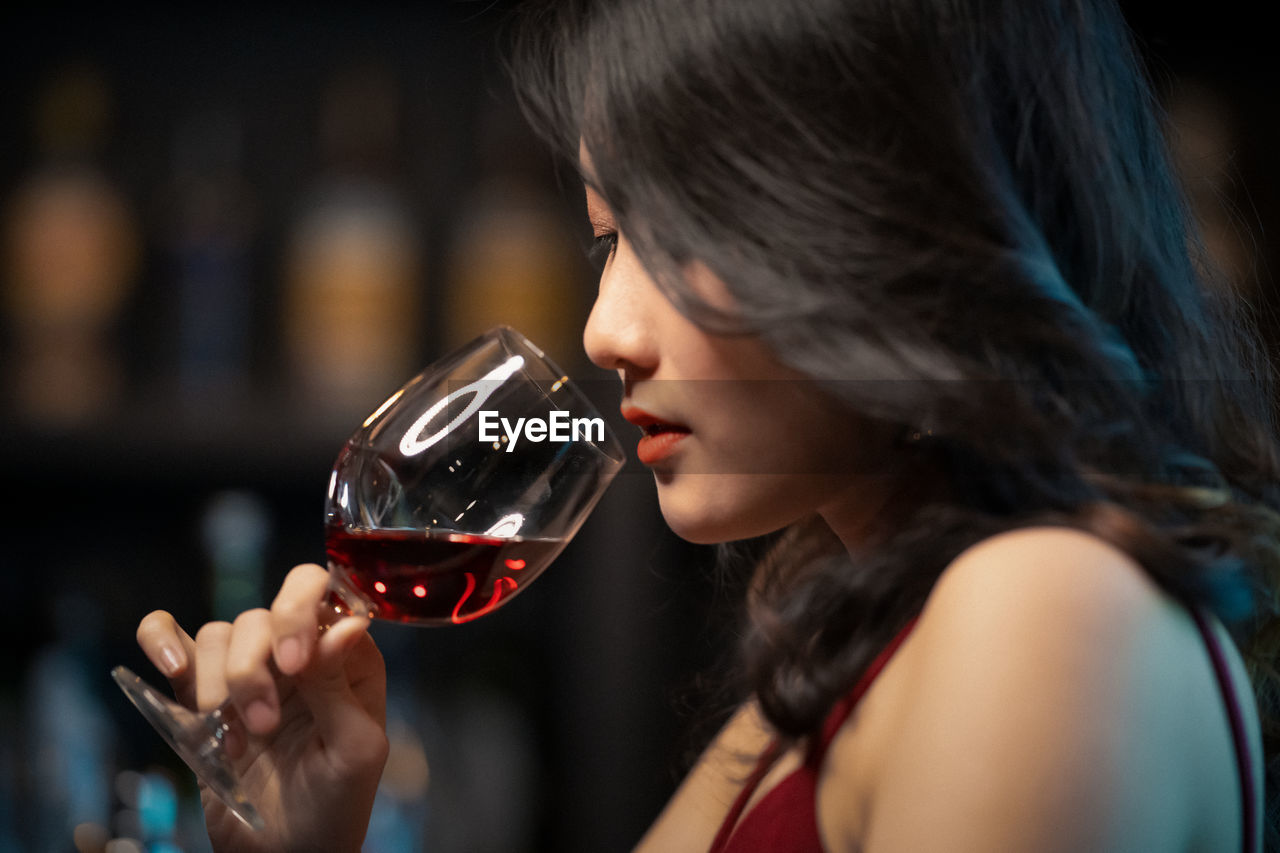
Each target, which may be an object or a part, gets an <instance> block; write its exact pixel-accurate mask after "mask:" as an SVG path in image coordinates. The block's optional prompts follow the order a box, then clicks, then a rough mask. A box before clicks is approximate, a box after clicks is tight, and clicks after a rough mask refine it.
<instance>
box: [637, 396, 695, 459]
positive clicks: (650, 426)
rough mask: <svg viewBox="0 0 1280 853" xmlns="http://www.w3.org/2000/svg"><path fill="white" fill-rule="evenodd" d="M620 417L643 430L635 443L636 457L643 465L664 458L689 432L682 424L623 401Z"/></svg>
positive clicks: (673, 450) (672, 451)
mask: <svg viewBox="0 0 1280 853" xmlns="http://www.w3.org/2000/svg"><path fill="white" fill-rule="evenodd" d="M622 417H624V418H626V420H628V421H629V422H631V423H633V424H635V425H636V426H638V427H640V428H641V429H643V430H644V432H645V434H644V436H643V437H642V438H641V439H640V442H639V443H638V444H637V445H636V457H637V458H638V459H639V460H640V462H641V463H642V464H644V465H653V464H655V463H657V462H661V461H662V460H663V459H666V458H667V457H668V456H670V455H671V454H672V453H674V452H675V451H676V447H677V446H678V445H679V444H680V442H681V441H683V440H684V439H685V438H686V437H687V436H688V435H689V433H690V432H691V431H690V429H689V428H688V427H687V426H685V425H684V424H678V423H675V422H673V421H666V420H663V419H662V418H659V417H658V416H656V415H651V414H649V413H648V412H646V411H645V410H644V409H641V408H638V407H636V406H630V405H627V404H625V403H624V404H623V406H622Z"/></svg>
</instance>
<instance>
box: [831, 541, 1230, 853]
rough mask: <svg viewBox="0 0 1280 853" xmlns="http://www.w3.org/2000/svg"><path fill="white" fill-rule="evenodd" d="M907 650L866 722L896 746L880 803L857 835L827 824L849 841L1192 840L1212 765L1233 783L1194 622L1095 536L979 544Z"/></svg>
mask: <svg viewBox="0 0 1280 853" xmlns="http://www.w3.org/2000/svg"><path fill="white" fill-rule="evenodd" d="M898 658H900V660H895V661H893V662H891V666H892V667H894V670H895V671H893V672H891V671H890V670H889V669H886V672H885V677H886V680H887V683H885V684H884V685H883V688H884V689H883V691H882V694H881V696H880V697H878V698H876V699H875V704H871V703H869V707H868V708H867V714H866V717H865V721H864V725H865V726H866V727H874V728H876V729H877V731H876V732H875V737H874V738H873V740H874V741H875V743H876V744H884V746H883V747H881V746H875V747H872V749H874V750H878V751H879V755H878V759H879V760H877V761H876V762H874V766H875V768H876V769H875V777H876V778H875V779H874V780H872V782H871V783H870V784H868V785H867V786H866V790H867V792H868V793H867V795H866V800H867V805H866V807H865V808H864V809H863V813H864V815H865V817H864V818H863V820H862V822H861V824H860V825H859V826H857V827H856V828H855V829H853V830H850V832H853V831H856V835H857V838H856V841H855V839H853V838H851V837H850V835H849V834H848V833H846V832H843V831H842V830H841V828H839V827H832V828H827V827H824V834H825V835H827V837H828V838H829V839H830V840H831V841H832V842H833V843H832V844H831V846H832V847H833V848H834V849H841V848H848V849H853V848H859V849H863V850H867V851H875V850H899V849H943V848H945V849H948V850H956V851H965V850H984V851H1000V850H1028V849H1035V850H1046V851H1052V850H1059V849H1061V850H1082V849H1088V850H1128V849H1152V850H1155V849H1178V848H1181V847H1184V846H1185V845H1187V844H1188V843H1189V842H1190V841H1192V840H1196V839H1203V838H1204V837H1205V833H1206V831H1207V830H1206V829H1205V828H1204V827H1202V826H1200V824H1201V823H1203V821H1202V820H1201V819H1200V818H1199V817H1198V815H1201V814H1203V813H1204V812H1205V811H1206V810H1205V807H1204V805H1203V804H1198V803H1197V800H1196V785H1195V780H1196V778H1197V776H1200V778H1203V777H1204V775H1205V774H1206V773H1207V774H1208V775H1209V776H1211V777H1213V778H1215V779H1221V780H1222V782H1223V784H1224V786H1225V787H1226V789H1227V790H1228V791H1229V790H1230V789H1231V787H1232V779H1233V777H1232V765H1231V760H1230V759H1231V756H1230V733H1229V730H1226V729H1225V728H1224V725H1223V717H1222V712H1221V702H1220V698H1219V696H1218V693H1217V689H1216V685H1215V682H1214V680H1213V673H1212V670H1211V668H1209V667H1208V666H1207V664H1206V659H1205V654H1204V649H1203V643H1202V641H1201V640H1200V637H1199V634H1198V631H1197V629H1196V627H1195V625H1194V622H1193V621H1192V620H1191V618H1190V616H1189V614H1188V613H1187V612H1186V610H1185V608H1183V607H1182V606H1181V605H1179V604H1178V603H1177V602H1175V601H1174V600H1172V599H1171V598H1170V597H1169V596H1168V595H1166V594H1165V593H1164V592H1163V591H1162V590H1161V589H1160V587H1159V586H1158V585H1157V584H1155V583H1154V581H1153V580H1152V579H1151V578H1150V577H1149V576H1148V575H1147V574H1146V572H1145V571H1143V569H1142V568H1141V566H1139V565H1138V564H1137V563H1136V562H1135V561H1134V560H1132V559H1131V558H1130V557H1129V556H1128V555H1126V554H1125V553H1124V552H1122V551H1120V550H1119V549H1117V548H1115V547H1113V546H1111V545H1110V544H1108V543H1106V542H1104V541H1102V540H1100V539H1098V538H1097V537H1095V536H1092V535H1090V534H1088V533H1085V532H1081V531H1076V530H1071V529H1067V528H1058V527H1037V528H1027V529H1021V530H1016V531H1009V532H1006V533H1002V534H999V535H997V536H993V537H991V538H989V539H986V540H984V541H982V542H980V543H978V544H976V545H974V546H972V547H971V548H969V549H967V550H966V551H965V552H963V553H962V554H960V555H959V556H958V557H957V558H956V559H955V560H954V561H953V562H952V563H951V564H950V565H949V566H948V567H947V569H946V570H945V571H944V572H943V574H942V576H941V577H940V578H939V580H938V582H937V584H936V585H935V587H934V590H933V592H932V593H931V595H930V597H929V599H928V601H927V603H926V605H925V608H924V610H923V612H922V613H921V616H920V619H919V621H918V623H917V625H916V628H915V629H914V631H913V632H912V635H911V637H910V638H909V640H908V641H907V643H905V644H904V645H903V647H902V649H901V650H900V652H899V655H898ZM867 698H868V699H872V698H873V697H872V695H871V694H868V697H867ZM1206 730H1207V731H1209V732H1210V733H1211V734H1210V735H1208V736H1206V735H1205V734H1204V732H1205V731H1206ZM1224 738H1225V740H1224ZM841 739H846V740H849V741H856V740H857V732H856V731H850V732H846V731H842V732H841V735H840V737H838V738H837V743H835V744H833V750H832V754H831V756H830V758H831V759H834V760H835V762H837V764H838V763H839V762H840V761H841V758H840V756H841V751H842V747H841V744H840V743H839V741H840V740H841ZM1189 740H1191V741H1196V742H1195V743H1192V744H1190V745H1189V746H1188V741H1189ZM855 751H856V750H855ZM864 751H865V750H864ZM844 754H845V755H846V756H847V755H849V754H851V752H850V751H848V750H846V751H845V752H844ZM840 772H841V771H840V767H839V766H837V767H835V768H833V772H832V773H831V774H829V775H831V776H832V777H834V778H839V776H840ZM830 793H831V792H830V791H828V792H827V794H828V795H830ZM829 800H830V797H829V796H828V801H829ZM821 802H822V800H821V798H820V804H821ZM1229 806H1230V801H1229V800H1228V801H1227V811H1228V813H1229V812H1230V808H1229ZM1210 835H1212V833H1210ZM1213 837H1214V838H1215V839H1216V838H1217V836H1213Z"/></svg>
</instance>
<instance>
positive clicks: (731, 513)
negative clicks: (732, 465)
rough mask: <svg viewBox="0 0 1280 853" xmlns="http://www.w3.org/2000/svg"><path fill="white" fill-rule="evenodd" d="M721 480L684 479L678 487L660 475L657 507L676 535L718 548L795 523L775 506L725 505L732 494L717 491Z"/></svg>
mask: <svg viewBox="0 0 1280 853" xmlns="http://www.w3.org/2000/svg"><path fill="white" fill-rule="evenodd" d="M719 479H720V478H717V477H711V476H706V475H703V476H701V477H696V478H691V477H683V478H681V480H682V482H681V483H680V484H679V485H677V484H676V483H675V482H674V481H673V479H672V478H668V477H664V476H662V475H658V477H657V482H658V506H659V508H660V509H661V511H662V517H663V519H664V520H665V521H666V522H667V526H668V527H670V528H671V531H672V532H673V533H675V535H677V536H679V537H680V538H681V539H683V540H685V541H686V542H692V543H693V544H695V545H718V544H720V543H722V542H734V541H737V540H740V539H750V538H752V537H755V536H763V535H765V534H766V533H772V532H774V531H775V530H779V529H781V528H783V527H786V526H787V524H789V523H790V521H791V520H792V519H791V518H790V516H787V515H782V514H779V513H778V512H777V506H776V505H774V504H773V503H772V502H767V503H762V505H760V506H752V505H738V504H736V503H728V502H726V501H725V497H726V496H727V495H732V494H733V490H732V489H727V488H724V486H725V485H727V484H724V483H721V484H720V487H717V484H716V481H717V480H719ZM691 480H696V482H691ZM695 485H696V486H698V488H694V486H695Z"/></svg>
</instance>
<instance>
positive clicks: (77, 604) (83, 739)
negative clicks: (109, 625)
mask: <svg viewBox="0 0 1280 853" xmlns="http://www.w3.org/2000/svg"><path fill="white" fill-rule="evenodd" d="M53 612H54V615H55V623H56V624H55V636H56V640H55V641H54V643H52V644H51V645H49V646H48V647H46V648H45V649H44V650H42V651H41V652H40V653H39V654H38V655H36V656H35V657H34V658H33V659H32V662H31V666H30V669H29V672H28V676H27V683H26V685H25V689H24V691H23V695H24V696H25V700H26V712H27V720H26V732H27V737H26V738H25V739H24V740H25V744H26V748H27V750H28V758H29V762H30V764H29V766H30V772H31V779H32V790H31V792H30V800H29V803H30V805H31V807H32V809H31V813H30V814H29V815H28V817H27V826H28V828H29V831H30V836H31V838H32V842H33V845H32V849H33V850H65V849H67V847H68V845H69V842H70V841H71V839H72V838H73V836H74V835H75V832H76V827H78V826H82V825H88V826H98V827H106V826H108V825H109V824H110V820H111V802H112V797H111V777H112V773H113V767H114V755H113V748H112V744H113V739H114V732H113V730H112V727H111V721H110V717H109V715H108V713H107V710H106V707H105V706H104V704H103V701H102V699H101V697H100V695H99V692H98V689H97V688H98V685H100V684H101V683H102V678H101V673H102V672H105V663H103V662H102V661H101V660H100V659H99V654H98V650H99V649H100V648H101V644H102V619H101V615H100V613H99V609H98V603H97V602H96V601H94V600H92V599H91V598H89V597H88V594H87V593H86V592H84V591H80V590H77V591H75V592H70V593H67V594H65V595H63V596H61V597H60V598H59V600H58V602H57V605H56V607H54V608H53Z"/></svg>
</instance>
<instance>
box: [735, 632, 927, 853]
mask: <svg viewBox="0 0 1280 853" xmlns="http://www.w3.org/2000/svg"><path fill="white" fill-rule="evenodd" d="M917 618H919V617H912V619H911V621H909V622H908V623H907V624H906V625H904V626H903V627H902V629H901V630H900V631H899V632H898V633H897V635H896V636H894V638H893V639H892V640H890V641H889V644H888V645H887V646H885V647H884V648H883V649H881V650H880V653H879V654H878V655H876V657H875V659H874V660H873V661H871V663H870V665H868V666H867V668H866V670H865V671H864V672H863V673H862V677H861V678H859V679H858V682H857V684H855V685H854V687H853V689H852V690H851V691H849V692H848V693H847V694H845V695H844V696H843V697H841V699H840V700H839V701H838V702H836V704H835V705H834V706H833V707H832V709H831V713H830V714H828V715H827V719H826V720H825V721H824V722H823V725H822V730H821V732H819V736H818V738H817V739H816V740H815V741H814V742H813V744H812V746H811V747H810V749H809V750H808V753H807V755H806V758H805V764H806V765H807V766H810V767H812V768H817V767H818V766H819V765H820V764H821V763H822V758H823V756H824V755H825V754H826V752H827V747H829V746H830V745H831V741H832V740H833V739H834V738H835V736H836V733H837V732H838V731H840V727H841V726H842V725H844V723H845V721H846V720H847V719H848V718H849V715H850V714H851V713H853V709H854V707H855V706H856V705H857V704H858V700H860V699H861V698H862V696H863V694H865V693H866V692H867V690H868V689H869V688H870V687H871V683H872V682H873V681H875V679H876V676H878V675H879V674H880V671H881V670H882V669H884V667H885V664H887V663H888V662H889V658H891V657H893V653H894V652H895V651H897V649H898V646H900V645H902V641H903V640H905V639H906V638H907V635H908V634H910V633H911V629H912V628H913V627H915V624H916V619H917ZM781 754H782V742H781V741H780V740H778V739H776V738H775V739H774V740H773V741H772V742H771V743H770V744H769V746H768V748H767V749H766V750H765V751H764V753H763V754H762V755H761V756H760V759H759V761H757V762H756V766H755V768H754V769H753V770H752V771H751V775H750V776H748V777H747V780H746V782H745V783H743V786H742V789H741V790H740V791H739V792H738V796H737V797H736V798H735V799H734V801H733V805H732V806H730V807H729V812H728V814H727V815H725V819H724V822H723V823H721V824H720V831H719V832H717V833H716V837H715V840H714V841H712V842H711V848H710V853H719V851H722V850H724V849H725V846H726V845H727V844H728V843H729V838H730V836H732V835H733V831H734V829H736V828H737V826H738V823H739V820H740V818H742V812H743V810H744V809H745V808H746V807H747V803H748V802H749V801H750V800H751V796H752V794H754V793H755V791H756V788H757V787H759V785H760V782H761V781H762V780H763V779H764V777H765V775H766V774H767V773H768V772H769V769H770V768H771V767H773V763H774V762H775V761H777V760H778V757H779V756H780V755H781ZM783 784H785V782H784V783H783ZM770 793H773V792H772V791H771V792H770ZM767 797H768V795H766V799H767ZM753 812H754V810H753Z"/></svg>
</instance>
